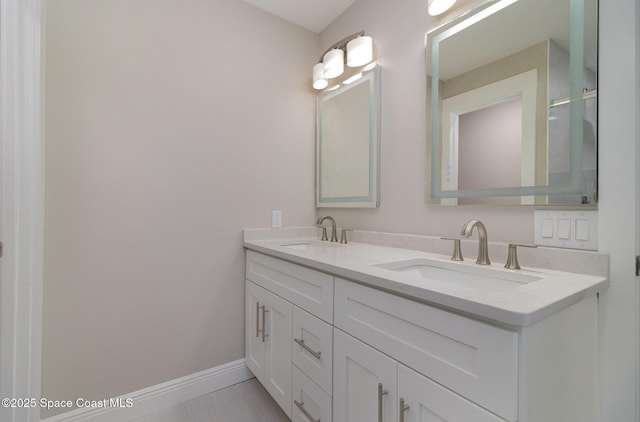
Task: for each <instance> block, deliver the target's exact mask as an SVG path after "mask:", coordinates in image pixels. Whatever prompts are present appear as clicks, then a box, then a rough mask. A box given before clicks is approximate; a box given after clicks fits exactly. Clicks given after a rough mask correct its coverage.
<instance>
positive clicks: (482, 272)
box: [376, 259, 543, 291]
mask: <svg viewBox="0 0 640 422" xmlns="http://www.w3.org/2000/svg"><path fill="white" fill-rule="evenodd" d="M376 266H377V267H380V268H385V269H388V270H392V271H396V272H399V273H403V274H410V275H414V276H418V277H421V278H427V279H431V280H436V281H440V282H444V283H452V284H456V285H459V286H465V287H473V288H480V289H485V290H492V291H498V290H504V289H509V288H514V287H519V286H522V285H524V284H528V283H532V282H535V281H538V280H542V278H543V277H541V276H537V275H533V274H527V273H523V272H516V271H513V270H504V269H502V268H493V267H490V266H480V265H465V264H461V263H456V262H446V261H437V260H431V259H412V260H407V261H396V262H388V263H384V264H378V265H376Z"/></svg>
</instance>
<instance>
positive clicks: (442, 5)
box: [427, 0, 456, 16]
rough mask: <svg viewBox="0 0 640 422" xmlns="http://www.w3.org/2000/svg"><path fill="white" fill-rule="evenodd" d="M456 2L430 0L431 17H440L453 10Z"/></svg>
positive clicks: (452, 0) (429, 10)
mask: <svg viewBox="0 0 640 422" xmlns="http://www.w3.org/2000/svg"><path fill="white" fill-rule="evenodd" d="M455 2H456V0H429V8H428V9H427V10H428V12H429V14H430V15H431V16H438V15H440V14H442V13H444V12H446V11H447V10H449V9H450V8H451V6H453V5H454V4H455Z"/></svg>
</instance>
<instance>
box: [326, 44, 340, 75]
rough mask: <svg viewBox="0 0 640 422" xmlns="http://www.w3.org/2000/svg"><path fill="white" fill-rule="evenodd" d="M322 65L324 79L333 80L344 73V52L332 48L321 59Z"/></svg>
mask: <svg viewBox="0 0 640 422" xmlns="http://www.w3.org/2000/svg"><path fill="white" fill-rule="evenodd" d="M322 62H323V63H324V77H325V78H327V79H331V78H335V77H337V76H340V75H342V73H343V72H344V51H342V50H341V49H339V48H334V49H333V50H331V51H328V52H327V54H325V55H324V57H323V58H322Z"/></svg>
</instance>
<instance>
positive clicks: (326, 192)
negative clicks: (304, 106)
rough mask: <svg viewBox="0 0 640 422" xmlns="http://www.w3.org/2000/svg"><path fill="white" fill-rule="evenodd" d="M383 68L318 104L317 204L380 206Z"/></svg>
mask: <svg viewBox="0 0 640 422" xmlns="http://www.w3.org/2000/svg"><path fill="white" fill-rule="evenodd" d="M379 79H380V78H379V68H378V67H377V66H376V67H375V68H373V69H372V70H369V71H365V72H363V73H362V76H361V77H359V78H358V79H356V80H353V81H351V82H350V83H343V84H342V85H341V86H340V87H338V88H337V89H335V90H331V91H325V92H323V93H321V94H319V95H318V100H317V123H316V124H317V142H316V147H317V151H316V184H317V186H316V206H317V207H352V208H353V207H377V206H378V204H379V200H378V198H379V193H378V162H379V159H378V155H379V143H380V141H379V129H378V126H379V95H380V93H379V83H380V82H379Z"/></svg>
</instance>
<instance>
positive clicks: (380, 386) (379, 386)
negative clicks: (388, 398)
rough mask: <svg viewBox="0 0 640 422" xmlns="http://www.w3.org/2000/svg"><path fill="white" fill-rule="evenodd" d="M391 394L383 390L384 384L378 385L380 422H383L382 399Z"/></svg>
mask: <svg viewBox="0 0 640 422" xmlns="http://www.w3.org/2000/svg"><path fill="white" fill-rule="evenodd" d="M387 394H389V392H388V391H387V390H385V389H383V388H382V383H381V382H379V383H378V422H382V397H383V396H385V395H387Z"/></svg>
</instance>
